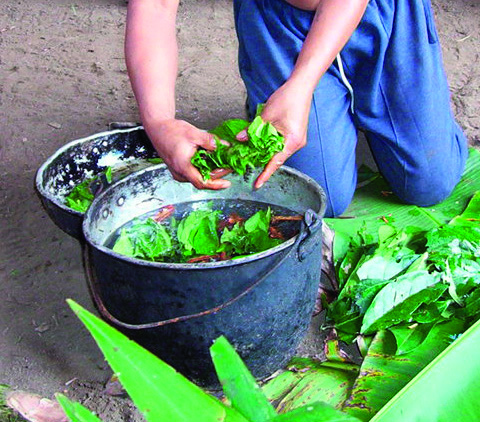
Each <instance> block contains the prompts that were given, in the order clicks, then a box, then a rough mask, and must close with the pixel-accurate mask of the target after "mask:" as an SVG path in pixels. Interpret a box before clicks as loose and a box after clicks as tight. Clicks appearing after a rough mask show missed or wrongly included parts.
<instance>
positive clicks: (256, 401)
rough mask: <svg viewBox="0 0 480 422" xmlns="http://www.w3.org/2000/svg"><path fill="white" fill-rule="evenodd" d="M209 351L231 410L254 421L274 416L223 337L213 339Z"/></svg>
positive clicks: (261, 421) (240, 360)
mask: <svg viewBox="0 0 480 422" xmlns="http://www.w3.org/2000/svg"><path fill="white" fill-rule="evenodd" d="M210 353H211V355H212V360H213V364H214V365H215V370H216V371H217V375H218V379H219V380H220V382H221V383H222V386H223V391H224V393H225V396H226V397H227V398H228V399H229V400H230V402H231V403H232V407H233V408H234V409H236V410H238V411H239V412H240V413H241V414H242V415H243V416H245V417H246V418H247V419H249V420H251V421H255V422H264V421H268V420H269V419H271V418H273V417H274V416H275V415H276V413H275V410H274V409H273V406H272V405H271V404H270V403H269V401H268V399H267V398H266V396H265V394H264V393H263V392H262V390H261V389H260V387H259V386H258V384H257V383H256V382H255V378H253V376H252V374H251V373H250V371H249V370H248V368H247V367H246V366H245V364H244V363H243V361H242V359H241V358H240V356H239V355H238V354H237V352H236V351H235V349H234V348H233V347H232V346H231V345H230V343H229V342H228V341H227V339H226V338H225V337H223V336H222V337H219V338H218V339H217V340H215V342H214V343H213V345H212V346H211V347H210Z"/></svg>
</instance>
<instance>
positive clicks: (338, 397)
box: [277, 365, 357, 413]
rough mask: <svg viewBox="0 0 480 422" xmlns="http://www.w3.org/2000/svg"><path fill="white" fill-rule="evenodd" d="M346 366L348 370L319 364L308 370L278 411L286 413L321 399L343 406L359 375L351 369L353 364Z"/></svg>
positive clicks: (339, 406) (281, 403) (279, 406)
mask: <svg viewBox="0 0 480 422" xmlns="http://www.w3.org/2000/svg"><path fill="white" fill-rule="evenodd" d="M338 366H339V367H341V365H338ZM345 367H346V370H343V369H339V368H338V367H332V366H323V365H318V366H316V367H314V368H311V369H309V370H307V371H306V372H305V374H303V376H302V379H301V380H300V381H299V382H298V383H297V384H296V385H295V386H294V387H293V388H292V390H291V391H290V392H289V393H288V394H286V395H285V397H283V399H282V400H281V401H280V402H279V404H278V406H277V411H278V412H279V413H285V412H288V411H291V410H292V409H296V408H298V407H300V406H303V405H309V404H312V403H315V402H319V401H321V402H325V403H327V404H328V405H330V406H333V407H336V408H341V407H342V404H343V402H344V401H345V400H346V398H347V397H348V395H349V393H350V389H351V388H352V386H353V383H354V381H355V378H356V376H357V373H356V372H353V371H352V370H351V365H345Z"/></svg>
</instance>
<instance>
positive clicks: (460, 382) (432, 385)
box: [371, 321, 480, 422]
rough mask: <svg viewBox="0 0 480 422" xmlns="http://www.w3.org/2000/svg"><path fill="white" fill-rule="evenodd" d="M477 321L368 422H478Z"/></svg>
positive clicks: (479, 334)
mask: <svg viewBox="0 0 480 422" xmlns="http://www.w3.org/2000/svg"><path fill="white" fill-rule="evenodd" d="M478 350H480V321H478V322H477V323H476V324H475V325H473V326H472V327H470V328H469V329H468V330H467V331H466V332H465V333H464V334H463V335H462V336H460V338H458V339H457V340H455V341H454V342H453V343H452V344H451V345H450V346H448V347H447V348H446V349H445V350H444V351H443V352H442V353H441V354H440V355H438V356H437V357H436V358H435V359H434V360H433V361H431V362H430V363H429V364H428V366H427V367H426V368H424V369H423V371H422V372H420V373H419V374H418V375H417V376H416V377H415V378H414V379H413V380H412V381H411V382H410V383H409V384H408V385H407V386H406V387H405V388H403V389H402V390H401V391H400V392H399V393H398V394H397V395H396V396H395V397H394V398H393V399H392V400H391V401H389V402H388V403H387V404H386V405H385V406H384V407H383V408H382V409H381V410H380V411H379V412H378V414H377V415H376V416H375V417H374V418H373V419H372V420H371V421H372V422H397V421H398V422H405V421H408V422H417V421H418V422H451V421H458V422H472V421H478V420H480V408H479V405H478V397H479V396H480V376H479V374H480V358H479V357H478Z"/></svg>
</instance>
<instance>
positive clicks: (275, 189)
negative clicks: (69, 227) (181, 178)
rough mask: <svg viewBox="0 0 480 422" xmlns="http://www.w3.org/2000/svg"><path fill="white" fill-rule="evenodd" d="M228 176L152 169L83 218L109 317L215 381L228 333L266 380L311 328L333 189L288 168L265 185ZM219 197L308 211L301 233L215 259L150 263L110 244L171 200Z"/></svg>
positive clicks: (98, 301) (95, 293)
mask: <svg viewBox="0 0 480 422" xmlns="http://www.w3.org/2000/svg"><path fill="white" fill-rule="evenodd" d="M251 177H252V179H253V178H254V177H255V175H252V176H251ZM227 178H228V179H229V180H230V181H231V182H232V187H231V188H229V189H226V190H223V191H209V190H201V191H200V190H197V189H195V188H194V187H193V186H192V185H190V184H187V183H179V182H176V181H175V180H173V179H172V177H171V175H170V173H169V172H168V170H166V169H165V167H161V166H158V167H157V166H156V167H151V168H149V169H146V170H142V171H140V172H136V173H135V174H132V175H130V176H128V177H126V178H125V179H123V180H122V181H120V182H118V183H116V184H114V185H113V186H111V187H110V188H109V189H107V190H106V191H105V192H103V193H102V194H100V195H99V196H98V197H97V198H96V199H95V201H94V202H93V204H92V206H91V207H90V209H89V210H88V211H87V213H86V215H85V219H84V223H83V231H84V236H85V240H86V247H85V268H86V273H87V278H88V282H89V287H90V292H91V295H92V298H93V301H94V303H95V305H96V307H97V309H98V311H99V312H100V314H101V315H102V317H103V318H104V319H105V320H107V321H108V322H110V323H111V324H113V325H114V326H116V327H117V328H118V329H119V330H121V331H122V332H124V333H125V334H126V335H127V336H128V337H130V338H131V339H133V340H135V341H137V342H138V343H139V344H141V345H142V346H144V347H145V348H147V349H149V350H150V351H151V352H153V353H154V354H156V355H157V356H159V357H160V358H162V359H163V360H165V361H166V362H167V363H169V364H170V365H172V366H173V367H175V368H176V369H177V370H179V371H180V372H182V373H183V374H184V375H186V376H187V377H189V378H190V379H192V380H194V381H196V382H197V383H199V384H201V385H204V386H210V387H211V386H214V385H216V377H215V373H214V370H213V366H212V364H211V359H210V356H209V347H210V345H211V344H212V342H213V340H214V339H216V338H217V337H219V336H220V335H225V336H226V337H227V338H228V340H229V341H230V342H231V343H232V344H233V345H234V346H235V348H236V349H237V351H238V352H239V353H240V355H241V356H242V358H243V359H244V360H245V362H246V364H247V366H248V367H249V368H250V370H251V371H252V372H253V374H254V375H255V376H256V377H258V378H263V377H265V376H267V375H270V374H271V373H273V372H274V371H276V370H277V369H279V368H281V367H282V366H283V365H284V364H285V363H286V362H287V361H288V359H289V358H290V357H291V356H292V355H293V353H294V352H295V349H296V348H297V346H298V344H299V343H300V341H301V339H302V337H303V336H304V334H305V332H306V330H307V328H308V326H309V322H310V317H311V314H312V311H313V307H314V303H315V299H316V295H317V289H318V284H319V281H320V269H321V260H322V254H321V246H322V241H321V233H322V231H321V223H322V217H323V213H324V210H325V194H324V193H323V191H322V189H321V188H320V186H319V185H318V184H317V183H316V182H315V181H314V180H312V179H310V178H309V177H307V176H305V175H303V174H301V173H300V172H298V171H296V170H293V169H291V168H288V167H282V168H281V169H279V170H278V171H277V172H276V173H275V174H274V175H273V176H272V177H271V179H270V180H269V182H268V183H267V184H266V185H265V186H264V187H262V189H259V190H253V189H251V183H246V182H245V181H244V179H243V177H241V176H238V175H229V176H227ZM218 198H222V199H240V200H253V201H258V202H262V203H265V204H272V205H278V206H281V207H285V208H288V209H290V210H292V211H293V212H295V213H301V214H303V215H305V217H304V221H303V223H302V229H301V232H300V233H299V234H298V235H297V236H295V237H294V238H292V239H290V240H288V241H286V242H284V243H282V244H281V245H279V246H276V247H274V248H272V249H269V250H267V251H264V252H261V253H257V254H254V255H250V256H247V257H244V258H239V259H236V260H228V261H221V262H212V263H198V264H180V263H178V264H177V263H158V262H147V261H143V260H139V259H136V258H129V257H126V256H122V255H119V254H117V253H115V252H114V251H113V250H111V249H109V248H108V247H106V246H105V244H107V243H108V242H109V238H110V236H111V234H112V233H114V232H115V231H116V230H117V229H118V228H119V227H121V226H122V225H123V224H125V223H127V222H128V221H130V220H132V219H133V218H135V217H138V216H141V215H143V214H145V213H148V212H151V211H153V210H156V209H158V208H160V207H162V206H164V205H168V204H179V203H184V202H191V201H197V200H198V201H199V200H206V199H218Z"/></svg>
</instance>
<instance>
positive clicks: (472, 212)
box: [448, 191, 480, 227]
mask: <svg viewBox="0 0 480 422" xmlns="http://www.w3.org/2000/svg"><path fill="white" fill-rule="evenodd" d="M448 224H449V225H452V226H473V227H480V191H476V192H475V194H474V195H473V196H472V198H471V199H470V202H469V203H468V205H467V208H465V210H464V211H463V212H462V213H461V214H460V215H457V216H456V217H454V218H453V219H452V220H451V221H450V222H449V223H448Z"/></svg>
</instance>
